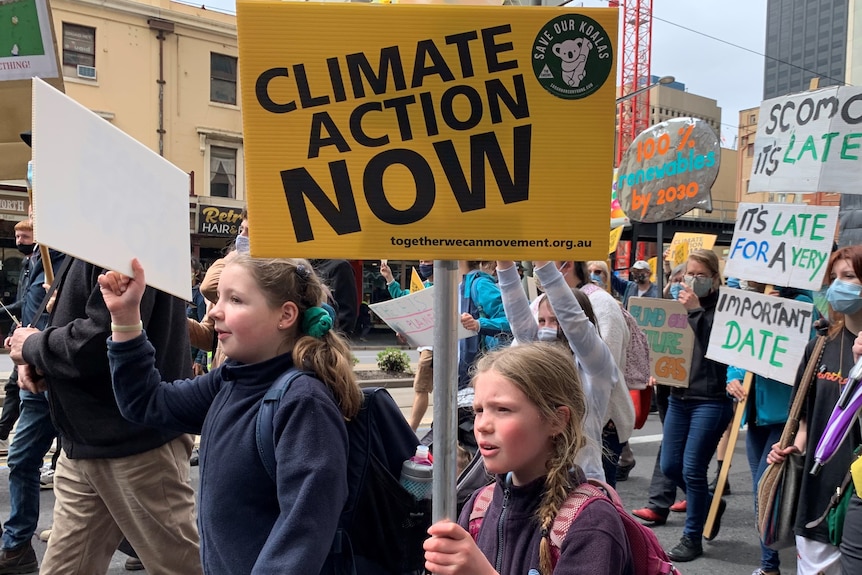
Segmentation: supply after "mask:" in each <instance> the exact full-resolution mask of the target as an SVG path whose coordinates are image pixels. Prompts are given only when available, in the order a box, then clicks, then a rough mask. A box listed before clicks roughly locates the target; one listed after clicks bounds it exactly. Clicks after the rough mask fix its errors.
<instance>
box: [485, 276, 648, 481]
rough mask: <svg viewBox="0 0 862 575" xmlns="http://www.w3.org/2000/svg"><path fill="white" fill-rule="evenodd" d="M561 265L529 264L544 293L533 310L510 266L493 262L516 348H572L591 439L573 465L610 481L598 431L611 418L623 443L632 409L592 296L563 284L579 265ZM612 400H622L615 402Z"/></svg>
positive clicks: (630, 420) (535, 303) (614, 471)
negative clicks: (540, 343)
mask: <svg viewBox="0 0 862 575" xmlns="http://www.w3.org/2000/svg"><path fill="white" fill-rule="evenodd" d="M577 263H581V262H577ZM562 264H565V265H561V266H560V267H562V269H559V268H558V267H557V266H556V265H554V263H553V262H534V271H535V273H536V276H537V277H538V279H539V281H541V282H542V286H543V288H544V290H545V293H544V295H542V296H540V297H539V298H537V300H536V301H535V302H534V307H535V312H534V310H532V309H531V305H530V303H529V302H528V301H527V296H526V294H525V293H524V290H523V289H521V284H520V281H519V278H518V273H517V270H516V268H515V265H514V262H512V261H498V262H497V277H498V278H499V280H500V291H501V293H502V295H503V308H504V309H505V311H506V317H507V318H508V320H509V325H510V326H511V327H512V334H513V335H514V336H515V343H516V344H520V343H528V342H533V341H546V342H555V341H556V342H563V343H564V344H566V345H567V346H568V347H569V348H570V349H571V351H572V353H573V354H574V361H575V363H576V365H577V368H578V372H579V373H580V375H581V382H582V385H583V388H584V395H585V396H586V397H587V400H588V405H589V408H588V409H587V416H586V418H585V420H584V424H583V425H584V430H585V431H586V433H587V435H588V436H589V437H590V439H591V440H592V441H591V442H590V444H589V445H588V446H586V447H585V448H584V449H583V450H581V452H580V453H579V454H578V458H577V459H576V461H575V463H577V464H578V465H579V466H580V467H581V468H582V469H583V470H584V473H585V474H586V476H587V477H592V478H594V479H598V480H600V481H608V480H609V479H611V478H613V477H614V475H615V473H616V469H615V468H614V469H613V471H612V474H611V475H609V474H608V472H607V470H606V469H605V461H604V460H603V457H602V449H601V446H602V444H603V439H604V430H603V427H604V426H605V424H606V422H607V421H608V420H609V419H610V420H612V421H613V422H614V423H615V425H616V428H617V430H619V431H618V432H619V434H620V435H621V436H622V437H623V438H625V439H628V436H629V435H630V434H631V429H632V427H633V425H634V406H633V405H632V402H631V398H630V397H629V395H628V391H627V390H626V386H625V382H624V378H623V372H622V370H620V368H619V367H618V366H617V363H616V361H614V357H613V354H612V353H611V350H610V347H609V345H608V344H607V343H606V342H605V339H604V338H605V337H606V334H605V333H604V332H603V331H602V328H601V323H600V322H601V317H600V316H601V314H600V313H593V312H594V310H593V306H592V305H591V302H592V298H590V297H588V296H587V294H586V293H584V292H581V291H580V290H578V289H577V288H572V287H571V284H570V283H568V282H567V281H566V279H567V274H566V272H567V270H568V269H570V268H574V269H576V270H577V269H578V266H577V265H575V264H574V263H573V262H562ZM578 276H580V273H579V272H576V273H575V277H578ZM593 287H595V286H593ZM596 292H601V293H603V294H604V295H605V296H606V297H607V298H608V299H609V300H610V305H611V306H612V308H611V309H613V308H616V312H617V313H618V314H620V321H622V322H624V321H625V320H623V319H622V315H621V314H622V312H621V311H620V309H619V305H618V304H617V303H616V302H615V301H614V300H613V298H611V297H610V295H608V294H607V293H606V292H603V291H602V290H599V289H596ZM624 325H625V324H624V323H623V326H624ZM600 332H601V333H600ZM561 336H562V337H561ZM615 390H616V394H615V393H614V392H615ZM615 397H619V398H621V399H620V400H619V401H616V400H615ZM626 430H628V431H626ZM608 483H610V481H608Z"/></svg>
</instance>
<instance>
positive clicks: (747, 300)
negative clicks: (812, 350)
mask: <svg viewBox="0 0 862 575" xmlns="http://www.w3.org/2000/svg"><path fill="white" fill-rule="evenodd" d="M813 311H814V306H813V305H812V304H810V303H805V302H799V301H794V300H791V299H784V298H779V297H775V296H767V295H763V294H759V293H755V292H750V291H743V290H738V289H732V288H721V291H720V292H719V295H718V304H717V306H716V308H715V318H714V320H713V323H712V331H711V332H710V336H709V347H708V348H707V351H706V357H708V358H710V359H714V360H715V361H719V362H721V363H725V364H727V365H733V366H736V367H741V368H743V369H746V370H748V371H753V372H754V373H756V374H758V375H762V376H764V377H768V378H771V379H774V380H776V381H780V382H782V383H786V384H789V385H793V384H794V383H795V381H794V380H795V379H796V370H797V368H798V367H799V359H800V358H801V357H802V356H803V355H804V352H805V346H806V344H807V343H808V340H809V339H810V338H811V322H812V321H813V318H812V313H813Z"/></svg>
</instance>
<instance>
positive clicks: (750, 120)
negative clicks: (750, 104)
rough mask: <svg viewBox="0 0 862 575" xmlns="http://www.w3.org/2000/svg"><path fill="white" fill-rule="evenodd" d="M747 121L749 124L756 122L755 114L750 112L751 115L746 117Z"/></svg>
mask: <svg viewBox="0 0 862 575" xmlns="http://www.w3.org/2000/svg"><path fill="white" fill-rule="evenodd" d="M748 123H749V124H756V123H757V115H756V114H752V115H751V116H749V117H748Z"/></svg>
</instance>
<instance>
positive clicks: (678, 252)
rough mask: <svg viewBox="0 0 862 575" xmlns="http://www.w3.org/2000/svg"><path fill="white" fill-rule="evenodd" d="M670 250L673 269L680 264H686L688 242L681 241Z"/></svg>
mask: <svg viewBox="0 0 862 575" xmlns="http://www.w3.org/2000/svg"><path fill="white" fill-rule="evenodd" d="M669 251H670V265H671V269H673V268H675V267H676V266H678V265H680V264H684V263H685V262H686V261H687V260H688V254H689V249H688V242H680V243H678V244H677V245H676V247H674V248H671V249H670V250H669Z"/></svg>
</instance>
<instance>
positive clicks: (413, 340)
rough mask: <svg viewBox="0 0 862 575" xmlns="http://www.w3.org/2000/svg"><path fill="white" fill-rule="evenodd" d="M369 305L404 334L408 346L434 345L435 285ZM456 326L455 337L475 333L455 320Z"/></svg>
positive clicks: (380, 316) (463, 336) (459, 337)
mask: <svg viewBox="0 0 862 575" xmlns="http://www.w3.org/2000/svg"><path fill="white" fill-rule="evenodd" d="M369 307H370V308H371V309H372V310H373V311H374V313H375V314H377V316H378V317H379V318H380V319H382V320H383V321H385V322H386V325H388V326H389V327H391V328H392V329H393V331H395V332H396V333H400V334H401V335H402V336H404V338H405V339H406V340H407V343H409V344H410V345H412V346H414V347H419V346H423V345H434V286H431V287H428V288H425V289H423V290H419V291H415V292H411V293H410V294H408V295H405V296H402V297H399V298H395V299H391V300H388V301H382V302H379V303H373V304H371V305H370V306H369ZM457 325H458V339H464V338H465V337H470V336H474V335H476V333H475V332H472V331H470V330H468V329H466V328H464V326H462V325H461V322H457Z"/></svg>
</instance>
